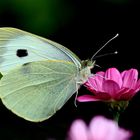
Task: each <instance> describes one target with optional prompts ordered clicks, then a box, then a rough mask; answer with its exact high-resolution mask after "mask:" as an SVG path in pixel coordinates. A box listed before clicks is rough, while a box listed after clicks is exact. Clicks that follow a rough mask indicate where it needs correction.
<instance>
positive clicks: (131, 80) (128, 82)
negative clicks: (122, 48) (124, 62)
mask: <svg viewBox="0 0 140 140" xmlns="http://www.w3.org/2000/svg"><path fill="white" fill-rule="evenodd" d="M121 76H122V81H123V84H122V87H126V88H132V89H135V87H136V83H137V80H138V71H137V70H136V69H130V70H128V71H124V72H122V73H121Z"/></svg>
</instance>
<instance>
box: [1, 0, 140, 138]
mask: <svg viewBox="0 0 140 140" xmlns="http://www.w3.org/2000/svg"><path fill="white" fill-rule="evenodd" d="M139 17H140V4H139V3H138V2H136V1H134V0H94V1H91V0H87V1H84V0H67V1H66V0H0V27H16V28H19V29H22V30H25V31H28V32H31V33H34V34H37V35H40V36H43V37H46V38H49V39H51V40H53V41H56V42H58V43H60V44H62V45H64V46H66V47H67V48H69V49H70V50H72V51H73V52H74V53H76V54H77V55H78V56H79V57H80V58H81V59H82V60H83V59H88V58H91V56H92V55H93V54H94V53H95V52H96V51H97V50H98V49H99V48H100V47H101V46H103V44H105V43H106V42H107V41H108V40H109V39H110V38H112V37H113V36H114V35H115V34H116V33H119V37H118V38H117V39H115V40H114V41H112V42H111V43H110V44H108V45H107V46H106V48H104V50H102V51H101V52H100V54H105V53H110V52H114V51H116V50H117V51H118V52H119V53H118V55H110V56H106V57H101V58H98V59H97V60H96V63H97V64H98V65H100V66H101V68H95V69H94V70H93V73H95V72H96V71H99V70H106V69H107V68H109V67H117V68H118V69H119V70H120V71H123V70H125V69H130V68H137V69H138V70H139V71H140V67H139V66H140V64H139V56H140V55H139V53H140V52H139V48H140V41H139V40H140V35H139V34H140V21H139ZM82 93H88V91H87V90H86V89H85V88H84V87H82V88H81V89H80V90H79V94H82ZM139 94H140V93H138V94H137V95H136V96H135V97H134V98H133V99H132V101H131V102H130V104H129V107H128V108H127V109H126V111H125V112H124V113H123V114H122V115H121V118H120V123H119V124H120V126H121V127H124V128H126V129H130V130H132V131H133V132H134V136H133V138H132V139H133V140H139V139H140V115H139V111H140V95H139ZM74 99H75V95H74V96H73V97H72V98H71V99H70V100H69V101H68V103H66V104H65V106H64V107H63V108H62V109H61V110H60V111H58V112H57V113H56V114H55V115H54V116H53V117H51V118H50V119H49V120H46V121H44V122H41V123H31V122H28V121H25V120H24V119H21V118H19V117H17V116H16V115H14V114H13V113H11V112H10V111H9V110H8V109H6V108H5V107H4V106H3V105H2V103H0V139H4V140H7V139H10V140H54V139H55V140H64V139H65V138H66V136H67V132H68V129H69V127H70V125H71V123H72V121H73V120H75V119H76V118H82V119H83V120H85V121H86V122H87V123H88V122H89V121H90V120H91V118H92V117H93V116H95V115H104V116H106V117H108V118H111V115H112V114H111V113H110V112H109V111H108V109H107V106H106V105H105V104H104V103H93V102H92V103H77V107H75V105H74Z"/></svg>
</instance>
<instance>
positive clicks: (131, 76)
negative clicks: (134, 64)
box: [78, 68, 140, 102]
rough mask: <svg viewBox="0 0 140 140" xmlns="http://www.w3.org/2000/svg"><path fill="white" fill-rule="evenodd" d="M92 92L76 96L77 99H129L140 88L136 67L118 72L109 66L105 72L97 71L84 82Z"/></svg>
mask: <svg viewBox="0 0 140 140" xmlns="http://www.w3.org/2000/svg"><path fill="white" fill-rule="evenodd" d="M85 85H86V87H87V88H88V89H89V90H90V91H91V92H92V93H94V94H93V95H83V96H80V97H78V101H80V102H87V101H129V100H130V99H131V98H132V97H133V96H134V95H135V94H136V92H138V91H139V90H140V79H139V80H138V71H137V70H136V69H130V70H125V71H123V72H121V73H120V72H119V71H118V70H117V69H116V68H109V69H108V70H107V71H106V72H102V71H100V72H97V73H96V74H95V75H93V76H91V77H90V78H89V79H88V81H87V82H86V83H85Z"/></svg>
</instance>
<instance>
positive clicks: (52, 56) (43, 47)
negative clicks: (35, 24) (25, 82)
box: [0, 27, 81, 75]
mask: <svg viewBox="0 0 140 140" xmlns="http://www.w3.org/2000/svg"><path fill="white" fill-rule="evenodd" d="M41 60H66V61H70V62H73V63H74V64H75V65H76V66H77V67H78V68H80V67H81V62H80V59H79V58H78V57H77V56H76V55H75V54H74V53H72V52H71V51H70V50H68V49H67V48H65V47H64V46H62V45H60V44H58V43H56V42H53V41H51V40H48V39H45V38H42V37H39V36H37V35H33V34H31V33H28V32H25V31H22V30H19V29H16V28H6V27H5V28H0V72H2V74H3V75H4V74H6V73H7V72H8V71H10V70H11V69H14V68H15V66H17V65H22V64H25V63H28V62H33V61H41Z"/></svg>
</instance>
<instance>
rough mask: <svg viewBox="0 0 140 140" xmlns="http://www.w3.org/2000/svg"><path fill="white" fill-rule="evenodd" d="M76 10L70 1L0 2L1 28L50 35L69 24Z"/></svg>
mask: <svg viewBox="0 0 140 140" xmlns="http://www.w3.org/2000/svg"><path fill="white" fill-rule="evenodd" d="M74 9H75V8H74V6H73V4H72V3H71V1H69V0H67V1H66V0H0V26H13V27H17V28H21V29H24V30H26V29H28V30H29V31H35V32H37V33H39V32H41V33H42V32H44V31H45V32H47V35H48V34H51V33H52V32H54V31H56V30H58V29H59V28H61V27H63V26H64V25H65V24H67V23H69V21H70V20H71V19H72V18H73V16H74Z"/></svg>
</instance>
